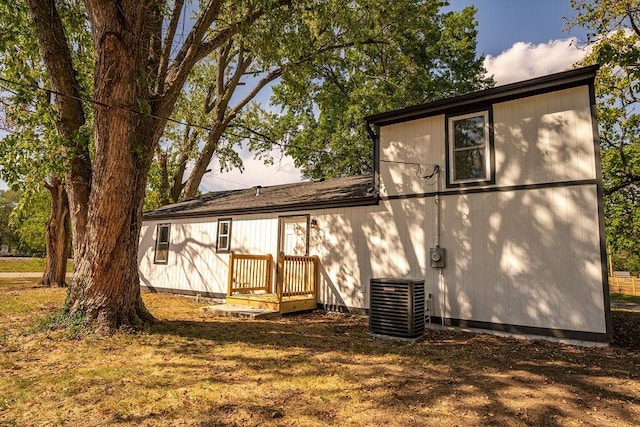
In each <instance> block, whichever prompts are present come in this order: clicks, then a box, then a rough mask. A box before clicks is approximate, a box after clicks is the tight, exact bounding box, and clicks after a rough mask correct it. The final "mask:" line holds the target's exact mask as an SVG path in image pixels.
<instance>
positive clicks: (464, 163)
mask: <svg viewBox="0 0 640 427" xmlns="http://www.w3.org/2000/svg"><path fill="white" fill-rule="evenodd" d="M447 133H448V138H449V140H448V141H447V142H448V147H449V152H448V155H449V176H448V178H449V179H448V181H449V183H450V184H464V183H484V182H487V181H489V180H490V179H491V160H492V157H493V155H492V153H491V149H492V144H491V143H490V123H489V112H488V111H480V112H475V113H470V114H464V115H460V116H452V117H449V119H448V121H447Z"/></svg>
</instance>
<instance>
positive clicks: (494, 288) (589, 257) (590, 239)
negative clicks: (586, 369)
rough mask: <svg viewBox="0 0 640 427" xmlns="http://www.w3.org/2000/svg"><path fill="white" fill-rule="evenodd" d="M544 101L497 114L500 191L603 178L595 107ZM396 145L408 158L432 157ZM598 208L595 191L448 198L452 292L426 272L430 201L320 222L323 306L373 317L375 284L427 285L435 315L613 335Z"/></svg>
mask: <svg viewBox="0 0 640 427" xmlns="http://www.w3.org/2000/svg"><path fill="white" fill-rule="evenodd" d="M545 99H546V100H545ZM536 102H545V103H547V104H545V105H544V108H542V107H540V108H537V107H535V106H533V107H532V106H531V105H527V104H526V103H523V104H522V105H519V104H518V105H515V106H513V105H510V106H506V107H503V108H502V110H500V111H498V109H496V117H495V123H496V124H495V138H494V143H495V151H496V165H497V166H498V170H497V171H496V181H497V185H498V186H500V185H515V184H531V183H553V182H563V181H567V180H582V179H593V178H595V175H594V166H593V159H594V157H593V156H594V153H593V149H594V145H593V144H594V142H593V137H592V128H591V111H590V108H589V106H588V105H587V104H588V102H587V104H585V106H584V108H575V107H574V106H572V105H569V104H570V103H571V102H573V101H566V102H565V101H553V100H552V99H551V98H540V99H538V100H537V101H536ZM553 102H556V104H553ZM567 102H568V103H569V104H567ZM507 107H508V108H507ZM541 111H545V113H544V114H543V113H541ZM393 144H394V147H395V148H394V149H395V150H406V152H407V153H408V156H413V155H415V156H418V155H419V153H420V152H424V153H428V152H429V150H428V149H426V150H418V151H415V150H413V151H412V147H410V146H406V144H403V142H402V141H393ZM416 158H418V157H416ZM419 161H421V162H422V161H423V160H419ZM440 161H441V160H438V159H429V158H424V163H425V164H429V163H436V162H440ZM382 176H383V179H385V178H386V179H389V175H386V176H385V174H384V171H383V174H382ZM441 179H444V177H443V176H441ZM385 184H386V185H387V186H391V187H392V188H393V186H394V185H402V183H394V182H391V181H389V182H387V183H385ZM398 189H400V187H398ZM423 191H433V190H430V189H429V188H425V190H423ZM597 206H598V200H597V192H596V186H595V185H594V184H585V185H580V186H571V187H555V188H544V189H528V190H519V191H508V192H489V193H476V194H458V195H447V196H443V197H442V246H443V247H445V248H447V250H448V251H447V268H446V269H445V270H444V272H443V276H444V277H443V280H444V287H443V288H438V287H437V284H438V282H437V280H438V272H437V270H434V269H431V268H430V267H429V263H428V261H427V257H428V250H429V247H432V246H434V244H435V238H434V234H435V218H434V217H435V208H434V204H433V198H432V197H428V198H415V199H406V200H392V201H387V202H381V204H380V205H379V206H376V207H360V208H351V209H345V210H340V211H327V212H322V213H321V214H318V218H319V226H320V230H318V231H317V232H316V233H315V235H314V233H312V247H313V248H314V250H316V251H317V254H318V255H319V256H320V260H321V265H322V270H323V272H322V280H323V282H324V286H323V288H322V289H321V292H322V294H321V299H322V300H323V301H326V302H327V303H329V304H337V305H341V304H347V305H352V306H360V307H366V306H368V300H367V297H368V292H367V288H368V284H369V280H370V279H371V278H373V277H397V278H414V279H419V278H424V279H425V281H426V283H427V287H428V289H429V286H431V288H430V289H432V293H434V297H435V298H436V301H435V304H434V305H435V309H436V313H435V314H436V315H440V313H442V310H444V314H445V317H453V318H460V319H473V320H478V321H485V322H493V323H506V324H516V325H526V326H534V327H542V328H558V329H570V330H579V331H580V330H582V331H595V332H605V308H604V296H603V289H602V277H601V276H602V271H601V264H600V246H599V245H600V243H599V235H598V230H599V221H598V217H597V211H596V209H597ZM329 214H333V215H331V216H327V215H329ZM323 218H324V220H322V219H323ZM332 278H333V279H332Z"/></svg>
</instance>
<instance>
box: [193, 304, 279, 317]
mask: <svg viewBox="0 0 640 427" xmlns="http://www.w3.org/2000/svg"><path fill="white" fill-rule="evenodd" d="M201 310H202V311H204V312H206V313H211V314H212V315H214V316H218V317H237V318H243V319H254V320H269V319H277V318H279V317H280V312H279V311H277V310H268V309H264V308H255V307H248V306H245V305H233V304H215V305H210V306H207V307H202V308H201Z"/></svg>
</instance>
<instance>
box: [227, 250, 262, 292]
mask: <svg viewBox="0 0 640 427" xmlns="http://www.w3.org/2000/svg"><path fill="white" fill-rule="evenodd" d="M272 262H273V258H272V257H271V255H270V254H267V255H249V254H235V253H233V252H231V253H230V254H229V282H228V286H227V295H229V296H231V295H233V294H234V293H238V292H240V293H242V292H250V291H264V292H271V263H272Z"/></svg>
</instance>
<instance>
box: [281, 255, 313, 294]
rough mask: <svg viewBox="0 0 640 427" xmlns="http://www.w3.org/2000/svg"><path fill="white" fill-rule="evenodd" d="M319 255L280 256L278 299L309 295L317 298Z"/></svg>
mask: <svg viewBox="0 0 640 427" xmlns="http://www.w3.org/2000/svg"><path fill="white" fill-rule="evenodd" d="M317 272H318V257H317V256H297V255H284V254H280V255H279V256H278V284H277V289H278V299H279V300H281V301H282V297H292V296H302V295H308V296H309V297H310V298H313V299H314V300H315V298H316V293H317Z"/></svg>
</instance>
